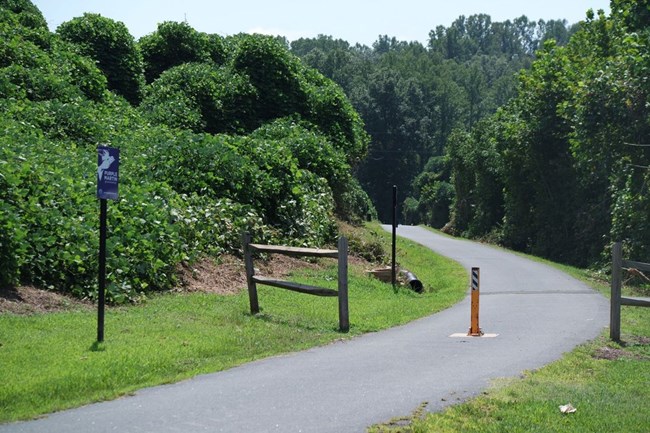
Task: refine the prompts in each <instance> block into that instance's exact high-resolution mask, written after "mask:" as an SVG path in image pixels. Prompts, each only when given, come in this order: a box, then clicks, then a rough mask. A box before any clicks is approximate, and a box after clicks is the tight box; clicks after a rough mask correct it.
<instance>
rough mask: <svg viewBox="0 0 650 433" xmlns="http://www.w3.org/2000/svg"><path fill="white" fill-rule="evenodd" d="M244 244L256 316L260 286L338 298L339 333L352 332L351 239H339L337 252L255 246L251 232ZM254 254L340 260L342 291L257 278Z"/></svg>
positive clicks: (339, 285) (243, 240) (249, 289)
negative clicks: (349, 284)
mask: <svg viewBox="0 0 650 433" xmlns="http://www.w3.org/2000/svg"><path fill="white" fill-rule="evenodd" d="M242 244H243V247H244V263H245V265H246V281H247V283H248V298H249V300H250V307H251V313H252V314H257V313H259V311H260V306H259V300H258V296H257V284H263V285H267V286H272V287H277V288H280V289H286V290H291V291H294V292H299V293H305V294H308V295H314V296H331V297H337V298H338V301H339V302H338V304H339V330H340V331H341V332H348V331H349V330H350V317H349V311H348V240H347V239H346V238H345V237H341V238H339V244H338V249H337V250H325V249H319V248H299V247H287V246H280V245H260V244H253V243H251V235H250V234H249V233H245V234H244V235H243V236H242ZM254 253H268V254H283V255H285V256H291V257H329V258H333V259H338V290H333V289H326V288H323V287H317V286H309V285H306V284H300V283H293V282H290V281H283V280H277V279H274V278H268V277H264V276H261V275H255V268H254V266H253V254H254Z"/></svg>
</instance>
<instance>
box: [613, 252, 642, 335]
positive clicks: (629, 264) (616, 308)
mask: <svg viewBox="0 0 650 433" xmlns="http://www.w3.org/2000/svg"><path fill="white" fill-rule="evenodd" d="M624 268H626V269H636V270H638V271H650V263H641V262H635V261H632V260H624V259H623V246H622V245H621V243H620V242H616V243H615V244H614V246H613V248H612V286H611V287H612V292H611V301H610V321H609V338H611V339H612V340H615V341H619V340H620V339H621V305H631V306H634V307H650V298H638V297H630V296H622V294H621V286H622V281H623V278H622V271H623V269H624Z"/></svg>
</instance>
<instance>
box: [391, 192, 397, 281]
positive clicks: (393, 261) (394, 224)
mask: <svg viewBox="0 0 650 433" xmlns="http://www.w3.org/2000/svg"><path fill="white" fill-rule="evenodd" d="M396 243H397V185H393V258H392V264H391V281H392V283H393V287H395V285H396V284H397V270H396V269H395V250H396Z"/></svg>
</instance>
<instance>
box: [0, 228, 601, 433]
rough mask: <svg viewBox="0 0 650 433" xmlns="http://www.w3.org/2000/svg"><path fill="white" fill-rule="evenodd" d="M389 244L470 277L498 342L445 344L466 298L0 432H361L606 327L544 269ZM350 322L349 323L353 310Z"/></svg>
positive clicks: (593, 305)
mask: <svg viewBox="0 0 650 433" xmlns="http://www.w3.org/2000/svg"><path fill="white" fill-rule="evenodd" d="M398 234H399V235H400V236H403V237H406V238H410V239H413V240H415V241H417V242H419V243H421V244H423V245H426V246H427V247H429V248H431V249H433V250H435V251H437V252H439V253H442V254H444V255H446V256H448V257H451V258H453V259H455V260H457V261H458V262H460V263H461V264H462V265H464V266H465V267H466V268H467V269H468V270H469V268H470V267H472V266H479V267H480V268H481V313H480V325H481V327H482V328H483V330H484V331H485V332H488V333H497V334H499V335H498V337H496V338H471V337H464V338H450V337H449V336H450V335H451V334H453V333H458V332H466V331H467V329H468V327H469V312H470V309H469V300H468V298H466V299H465V300H464V301H462V302H460V303H459V304H458V305H456V306H454V307H452V308H450V309H447V310H445V311H443V312H441V313H438V314H436V315H433V316H430V317H427V318H424V319H420V320H417V321H415V322H413V323H411V324H408V325H405V326H400V327H397V328H393V329H389V330H387V331H383V332H379V333H375V334H369V335H364V336H361V337H357V338H354V339H352V340H349V341H342V342H337V343H334V344H330V345H328V346H325V347H319V348H314V349H310V350H306V351H303V352H299V353H295V354H290V355H286V356H278V357H273V358H270V359H265V360H262V361H258V362H253V363H250V364H246V365H243V366H241V367H237V368H233V369H230V370H227V371H223V372H220V373H215V374H209V375H203V376H199V377H196V378H194V379H191V380H187V381H184V382H181V383H177V384H173V385H166V386H159V387H155V388H149V389H144V390H142V391H139V392H137V393H136V394H135V395H134V396H130V397H125V398H121V399H118V400H114V401H109V402H104V403H98V404H92V405H89V406H85V407H82V408H78V409H73V410H69V411H65V412H60V413H56V414H52V415H50V416H48V417H46V418H43V419H39V420H35V421H30V422H25V423H16V424H5V425H0V433H8V432H12V433H13V432H47V433H57V432H61V433H70V432H84V433H93V432H157V433H158V432H159V433H165V432H183V433H192V432H236V433H242V432H251V433H259V432H283V433H284V432H328V433H330V432H331V433H345V432H355V433H356V432H364V431H365V428H366V427H367V426H369V425H372V424H375V423H379V422H383V421H387V420H389V419H390V418H392V417H395V416H401V415H407V414H409V413H411V412H412V411H413V410H414V409H415V408H417V407H418V406H419V405H420V404H421V403H423V402H428V403H429V404H428V406H427V408H428V410H432V411H435V410H439V409H441V408H443V407H444V406H447V405H449V404H453V403H456V402H458V401H462V400H465V399H467V398H469V397H472V396H474V395H476V394H478V393H480V391H481V390H483V389H485V387H486V386H488V384H489V383H490V379H492V378H497V377H507V376H516V375H518V374H519V373H521V372H522V371H523V370H526V369H533V368H537V367H540V366H542V365H544V364H547V363H549V362H551V361H553V360H555V359H557V358H559V357H560V356H561V354H562V353H564V352H567V351H570V350H571V349H572V348H573V347H575V346H576V345H578V344H580V343H582V342H584V341H586V340H589V339H592V338H594V337H596V336H597V335H598V334H599V333H600V332H601V330H602V328H603V327H604V326H606V325H607V320H608V304H607V301H606V299H605V298H603V297H602V296H600V295H599V294H597V293H595V292H594V291H592V290H591V289H589V287H587V286H585V285H584V284H582V283H580V282H578V281H576V280H574V279H572V278H570V277H568V276H567V275H565V274H563V273H561V272H559V271H557V270H555V269H552V268H549V267H547V266H545V265H542V264H539V263H535V262H531V261H529V260H526V259H524V258H521V257H518V256H515V255H512V254H509V253H507V252H505V251H502V250H499V249H496V248H491V247H488V246H484V245H479V244H476V243H472V242H468V241H464V240H457V239H451V238H447V237H444V236H440V235H437V234H434V233H431V232H428V231H426V230H424V229H422V228H418V227H408V226H401V227H400V228H399V229H398ZM468 273H469V271H468ZM425 283H426V282H425ZM468 286H469V277H468ZM468 289H469V287H468ZM350 318H351V322H352V324H353V325H354V310H351V311H350ZM557 403H558V404H560V403H564V402H557Z"/></svg>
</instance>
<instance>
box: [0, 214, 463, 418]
mask: <svg viewBox="0 0 650 433" xmlns="http://www.w3.org/2000/svg"><path fill="white" fill-rule="evenodd" d="M348 235H349V236H351V243H350V245H351V248H371V247H373V246H374V247H376V246H377V245H378V243H384V244H387V243H388V241H389V236H388V234H387V233H384V232H383V231H382V230H381V228H380V227H378V226H377V225H369V226H367V227H366V229H365V230H361V231H357V230H355V231H354V232H353V233H349V234H348ZM398 248H399V257H400V262H401V264H402V265H403V266H405V267H407V268H408V269H409V270H411V271H413V272H414V273H416V275H417V276H418V278H419V279H421V280H422V281H423V282H424V284H425V293H424V294H416V293H413V292H412V291H410V290H408V289H399V290H397V291H395V290H393V288H392V286H391V285H389V284H385V283H381V282H379V281H377V280H375V279H371V278H369V277H367V276H366V275H365V273H364V269H363V268H362V267H359V266H351V267H350V281H349V283H350V284H349V285H350V294H349V298H350V320H351V330H350V333H349V334H341V333H339V332H338V331H337V329H336V328H337V326H338V317H337V307H336V305H337V304H336V299H334V298H316V297H311V296H305V295H301V294H297V293H293V292H287V291H281V290H277V289H273V288H266V287H261V288H260V293H259V299H260V305H261V307H262V312H261V313H260V314H259V315H257V316H251V315H250V314H249V313H248V298H247V295H246V293H245V292H242V293H240V294H238V295H232V296H218V295H213V294H196V293H195V294H166V295H160V296H156V297H153V298H151V299H149V300H147V301H146V302H144V303H143V304H141V305H136V306H129V307H119V308H111V309H109V310H108V312H107V316H106V342H105V343H103V344H99V345H98V344H95V343H94V339H95V336H96V317H95V313H94V312H88V311H74V312H63V313H48V314H34V315H30V316H18V315H13V314H8V313H6V314H0V360H1V363H2V368H1V369H0V383H1V384H2V386H1V387H0V422H10V421H15V420H21V419H29V418H33V417H36V416H38V415H41V414H45V413H49V412H53V411H57V410H62V409H66V408H71V407H75V406H79V405H82V404H86V403H89V402H93V401H100V400H107V399H113V398H116V397H118V396H120V395H125V394H128V393H130V392H133V391H135V390H137V389H140V388H143V387H147V386H152V385H157V384H163V383H169V382H175V381H178V380H182V379H185V378H189V377H192V376H194V375H196V374H201V373H207V372H214V371H219V370H223V369H227V368H230V367H233V366H236V365H238V364H242V363H245V362H249V361H252V360H255V359H260V358H264V357H268V356H272V355H276V354H280V353H286V352H291V351H296V350H301V349H305V348H308V347H312V346H316V345H322V344H327V343H330V342H333V341H335V340H338V339H341V338H349V337H353V336H356V335H360V334H362V333H365V332H373V331H378V330H381V329H385V328H388V327H391V326H395V325H398V324H402V323H406V322H408V321H411V320H414V319H417V318H419V317H423V316H425V315H428V314H431V313H433V312H436V311H439V310H441V309H444V308H447V307H449V306H451V305H453V304H454V303H456V302H458V301H459V300H460V299H461V298H462V297H463V296H464V294H465V292H466V286H467V276H466V272H465V271H464V270H463V269H462V267H460V266H459V265H458V264H457V263H455V262H453V261H451V260H448V259H446V258H443V257H440V256H437V255H435V254H433V253H432V252H431V251H429V250H427V249H426V248H423V247H421V246H419V245H417V244H415V243H412V242H410V241H405V240H400V241H399V244H398ZM332 262H333V261H332ZM293 279H295V280H298V281H302V282H306V283H313V284H318V285H325V286H330V287H335V286H336V268H335V263H332V264H331V266H329V267H325V268H324V269H322V270H312V269H308V270H302V271H299V272H296V274H295V275H294V276H293Z"/></svg>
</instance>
